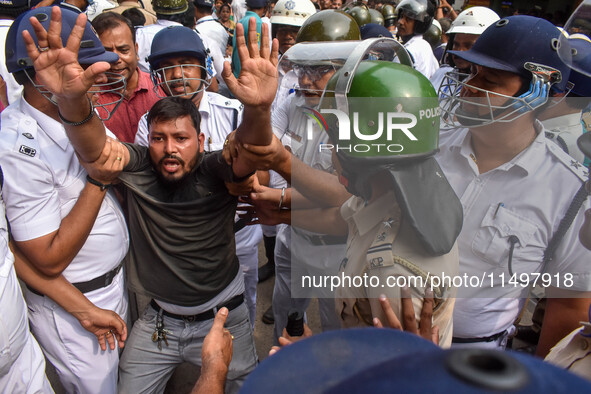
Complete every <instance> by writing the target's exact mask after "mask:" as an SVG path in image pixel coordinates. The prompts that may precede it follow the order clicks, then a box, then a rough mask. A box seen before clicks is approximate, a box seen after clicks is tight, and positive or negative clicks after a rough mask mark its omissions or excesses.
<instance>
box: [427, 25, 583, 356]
mask: <svg viewBox="0 0 591 394" xmlns="http://www.w3.org/2000/svg"><path fill="white" fill-rule="evenodd" d="M559 37H560V33H559V31H558V30H557V29H556V27H555V26H554V25H552V24H551V23H550V22H547V21H545V20H543V19H539V18H534V17H530V16H525V15H519V16H512V17H508V18H504V19H501V20H499V21H498V22H497V23H495V24H493V25H491V26H489V27H488V28H487V29H486V30H485V31H484V32H483V33H482V35H481V36H480V37H479V39H478V40H477V41H476V44H474V46H473V47H472V49H470V50H469V51H452V52H451V53H452V54H453V55H455V56H458V57H461V58H463V59H465V60H467V61H469V62H471V63H473V65H474V66H473V67H472V74H471V77H470V78H469V79H467V80H465V81H457V80H456V84H457V87H456V88H454V89H452V91H454V92H456V94H454V95H453V97H451V98H450V99H448V100H444V101H442V102H441V107H442V110H443V111H444V112H445V113H448V114H449V113H451V114H454V115H455V116H454V118H452V117H447V118H445V119H448V120H450V119H457V120H458V121H459V122H460V125H459V126H460V127H461V126H464V127H466V128H459V129H453V130H451V131H450V132H448V133H446V134H444V135H442V138H441V141H440V149H441V151H440V154H439V155H438V157H437V158H438V161H439V163H440V165H441V167H442V169H443V171H444V172H445V175H446V176H447V178H448V180H449V182H450V184H451V185H452V187H453V188H454V191H455V192H456V194H457V195H458V197H460V200H461V202H462V205H463V207H464V225H463V228H462V232H461V234H460V236H459V238H458V246H459V250H460V274H466V275H468V276H470V277H478V278H483V277H484V278H485V279H484V281H485V283H482V284H481V285H480V286H478V284H477V283H476V282H472V283H471V284H464V286H463V287H461V288H459V291H458V299H457V301H456V305H455V311H454V339H453V342H454V346H483V347H501V348H502V347H504V346H505V344H506V341H507V338H508V336H509V335H510V334H511V332H512V331H513V324H514V322H515V320H516V318H517V317H518V315H519V312H520V309H521V306H522V305H523V302H524V301H525V297H527V292H528V287H529V286H533V284H534V283H533V282H534V280H535V278H536V275H537V274H541V275H542V276H541V278H542V279H543V281H542V282H538V284H541V285H542V286H543V287H544V288H545V291H546V296H547V307H546V313H545V317H544V322H543V325H542V330H541V334H540V342H539V343H538V347H537V354H538V355H539V356H544V355H546V353H547V352H548V350H549V349H550V348H551V347H552V346H553V345H554V344H555V343H556V342H557V341H558V340H560V339H561V338H563V337H564V336H565V335H566V334H568V333H569V332H571V331H572V330H573V329H574V328H576V327H578V324H579V321H580V320H583V319H584V318H585V316H586V314H587V312H588V307H589V298H585V297H589V294H590V293H589V292H590V291H591V269H590V268H589V264H588V262H589V257H590V256H591V254H590V252H589V251H587V250H586V249H585V248H583V246H582V245H581V244H580V243H579V240H578V237H577V233H578V229H579V228H580V227H581V225H582V223H583V220H584V214H583V210H581V209H579V208H580V207H581V204H582V206H583V207H584V209H588V208H589V201H588V200H586V199H585V197H586V192H585V189H584V187H583V182H584V180H585V178H586V171H584V169H583V167H582V165H580V164H579V163H578V162H576V161H574V160H573V159H572V158H570V157H569V156H568V155H566V154H565V153H564V152H563V151H562V150H561V149H560V148H559V147H558V146H556V145H555V144H554V143H552V142H550V141H549V140H548V139H547V138H546V137H545V131H544V128H543V126H542V125H541V124H540V123H539V122H538V121H536V120H535V112H534V111H535V110H536V109H538V108H540V107H541V106H542V105H544V104H545V103H546V102H547V100H548V96H549V94H550V93H549V92H550V90H551V89H553V88H554V89H557V90H558V91H560V90H564V88H565V85H566V82H567V80H568V77H567V76H568V74H569V69H568V67H567V66H565V64H564V63H562V61H561V60H560V59H559V58H558V54H557V51H556V47H557V45H556V43H557V41H558V38H559ZM532 63H535V64H532ZM483 99H484V100H483ZM575 195H576V196H581V197H582V199H581V198H578V197H577V198H578V203H577V199H575ZM582 200H585V201H584V202H582ZM571 210H572V212H569V213H568V214H567V211H571ZM564 223H568V224H570V226H564V225H563V224H564ZM559 228H560V229H559ZM562 229H566V230H562ZM483 274H484V275H483Z"/></svg>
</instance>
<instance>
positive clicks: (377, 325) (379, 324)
mask: <svg viewBox="0 0 591 394" xmlns="http://www.w3.org/2000/svg"><path fill="white" fill-rule="evenodd" d="M373 326H374V327H375V328H384V325H383V324H382V322H381V321H380V319H378V318H377V317H374V318H373Z"/></svg>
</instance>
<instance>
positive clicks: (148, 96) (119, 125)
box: [98, 68, 164, 142]
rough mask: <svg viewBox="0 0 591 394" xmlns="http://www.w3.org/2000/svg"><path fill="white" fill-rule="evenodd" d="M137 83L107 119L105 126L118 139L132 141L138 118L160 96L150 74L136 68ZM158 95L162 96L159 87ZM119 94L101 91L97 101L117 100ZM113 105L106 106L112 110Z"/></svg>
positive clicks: (108, 101)
mask: <svg viewBox="0 0 591 394" xmlns="http://www.w3.org/2000/svg"><path fill="white" fill-rule="evenodd" d="M138 73H139V76H138V85H137V88H136V89H135V91H134V92H133V93H132V94H131V96H130V97H129V98H124V99H123V100H122V101H121V103H119V106H118V107H117V109H116V110H115V112H114V113H113V115H112V116H111V118H110V119H109V120H107V121H104V123H105V126H106V127H107V128H108V129H109V130H111V131H112V132H113V133H114V134H115V135H116V136H117V138H118V139H119V140H120V141H123V142H133V141H134V139H135V133H136V132H137V127H138V123H139V122H140V118H141V117H142V116H143V115H144V114H145V113H146V112H148V111H149V110H150V108H152V105H154V104H155V103H156V102H157V101H158V100H160V97H158V95H157V94H156V92H154V84H153V83H152V79H151V78H150V74H148V73H145V72H143V71H142V70H140V69H139V68H138ZM160 96H161V97H164V92H162V90H161V89H160ZM118 98H119V96H117V95H116V94H113V93H101V94H100V95H99V98H98V102H99V103H111V102H113V101H115V100H117V99H118ZM112 107H113V106H108V107H107V108H108V109H109V110H110V111H112Z"/></svg>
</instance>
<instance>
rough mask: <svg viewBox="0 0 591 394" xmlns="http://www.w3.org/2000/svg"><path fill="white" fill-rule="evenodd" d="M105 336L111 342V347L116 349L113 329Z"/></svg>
mask: <svg viewBox="0 0 591 394" xmlns="http://www.w3.org/2000/svg"><path fill="white" fill-rule="evenodd" d="M105 338H107V342H108V343H109V349H111V350H115V337H114V336H113V333H112V332H111V331H107V332H106V333H105Z"/></svg>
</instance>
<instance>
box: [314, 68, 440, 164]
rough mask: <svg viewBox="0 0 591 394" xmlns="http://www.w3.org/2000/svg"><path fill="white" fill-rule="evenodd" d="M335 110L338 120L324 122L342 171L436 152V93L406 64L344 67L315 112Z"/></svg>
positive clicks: (423, 156) (335, 76)
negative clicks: (343, 116) (354, 68)
mask: <svg viewBox="0 0 591 394" xmlns="http://www.w3.org/2000/svg"><path fill="white" fill-rule="evenodd" d="M347 86H349V88H348V89H347V88H346V87H347ZM344 91H347V93H346V94H344V93H343V92H344ZM333 110H337V111H338V113H339V116H331V115H323V117H324V119H325V120H326V124H327V128H328V129H327V132H328V134H329V136H330V138H331V140H332V144H333V145H334V147H335V150H336V154H337V157H338V158H339V161H340V162H341V165H342V166H343V168H344V169H349V170H350V171H353V172H354V171H357V170H358V169H359V168H361V167H366V166H368V165H369V166H380V165H387V164H392V163H399V162H401V161H409V160H411V161H412V160H420V159H424V158H426V157H429V156H432V155H434V154H435V153H436V152H437V147H438V141H439V139H438V138H439V117H440V110H439V102H438V97H437V92H436V91H435V88H433V85H432V84H431V82H429V80H428V79H427V78H426V77H425V76H424V75H423V74H421V73H420V72H418V71H416V70H414V69H412V68H411V67H409V66H407V65H403V64H397V63H390V62H385V61H362V62H360V63H359V65H358V67H357V69H356V70H355V71H354V73H352V72H351V71H350V69H348V67H347V65H345V66H343V68H341V69H340V70H339V71H338V72H337V73H335V75H334V76H333V77H332V79H331V80H330V81H329V82H328V85H327V87H326V93H325V97H324V99H323V101H322V103H321V104H320V111H319V112H320V113H321V114H324V113H328V114H332V113H333V112H331V111H333ZM341 113H343V114H347V118H348V119H349V120H348V122H347V120H345V119H344V118H342V117H341V116H340V114H341ZM337 120H338V123H337V122H336V121H337ZM331 121H332V122H331ZM346 123H348V126H349V127H346V126H347V125H346ZM337 147H338V148H337Z"/></svg>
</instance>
